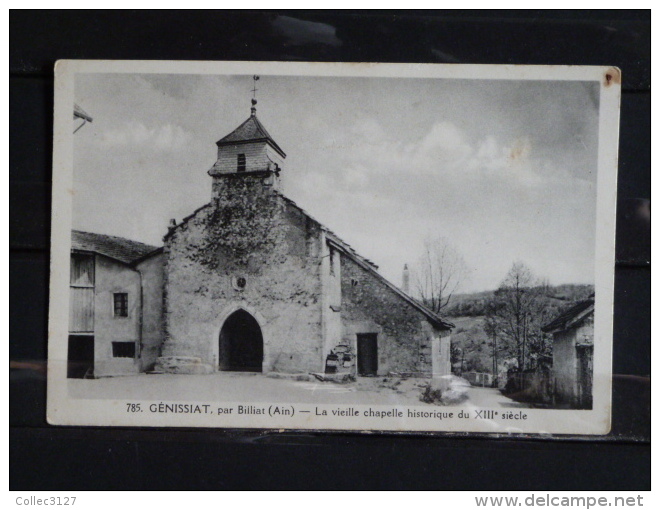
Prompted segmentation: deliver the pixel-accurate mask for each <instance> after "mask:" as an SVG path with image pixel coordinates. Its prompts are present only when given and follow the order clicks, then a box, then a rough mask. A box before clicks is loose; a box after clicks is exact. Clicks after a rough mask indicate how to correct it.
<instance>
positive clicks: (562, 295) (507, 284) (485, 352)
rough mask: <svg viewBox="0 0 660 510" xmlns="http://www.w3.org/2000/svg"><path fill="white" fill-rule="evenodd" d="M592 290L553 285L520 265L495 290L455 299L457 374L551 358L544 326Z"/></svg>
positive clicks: (448, 313) (451, 314) (450, 310)
mask: <svg viewBox="0 0 660 510" xmlns="http://www.w3.org/2000/svg"><path fill="white" fill-rule="evenodd" d="M593 292H594V287H593V285H577V284H576V285H557V286H551V285H548V284H547V283H544V282H542V281H540V280H538V279H537V278H536V277H535V276H534V275H533V274H532V273H531V271H530V270H529V268H527V267H526V266H525V265H524V264H522V263H515V264H513V266H512V267H511V269H510V270H509V272H508V274H507V275H506V277H505V278H504V280H503V281H502V283H501V284H500V286H499V287H498V288H497V289H496V290H494V291H488V292H479V293H473V294H456V295H454V296H452V300H451V302H450V303H448V304H447V306H446V307H445V308H444V310H443V315H444V316H445V317H446V318H447V319H448V320H450V321H451V322H453V323H454V324H455V326H456V327H455V329H454V331H453V333H452V352H451V354H452V367H453V370H454V372H455V373H465V372H470V371H476V372H487V373H493V374H495V373H497V372H498V371H502V367H503V365H504V366H506V367H508V368H511V367H516V368H520V369H522V370H527V369H532V368H535V367H536V366H537V365H538V363H539V362H540V361H541V360H543V359H547V358H548V357H551V356H552V342H551V338H550V336H549V335H547V334H545V333H543V332H542V331H541V327H542V326H543V325H545V324H546V323H548V322H549V321H550V320H552V318H553V317H556V316H557V315H558V314H560V313H561V312H563V311H564V310H566V309H568V308H570V307H571V306H573V305H574V304H575V303H576V302H577V301H581V300H583V299H586V298H588V297H589V296H590V295H591V294H593Z"/></svg>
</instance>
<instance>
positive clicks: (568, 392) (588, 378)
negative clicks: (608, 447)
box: [553, 311, 594, 408]
mask: <svg viewBox="0 0 660 510" xmlns="http://www.w3.org/2000/svg"><path fill="white" fill-rule="evenodd" d="M593 342H594V317H593V311H592V312H591V314H590V315H589V316H587V317H585V318H584V319H582V320H581V321H580V323H579V324H575V325H574V326H573V327H570V328H567V329H565V330H563V331H557V332H555V333H554V334H553V370H554V378H555V395H556V399H557V403H558V404H559V405H561V404H568V405H570V406H571V407H577V408H591V404H592V396H591V391H592V378H593Z"/></svg>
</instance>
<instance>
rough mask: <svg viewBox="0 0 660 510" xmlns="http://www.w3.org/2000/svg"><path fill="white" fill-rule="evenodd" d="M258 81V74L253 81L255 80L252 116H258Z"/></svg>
mask: <svg viewBox="0 0 660 510" xmlns="http://www.w3.org/2000/svg"><path fill="white" fill-rule="evenodd" d="M258 79H259V77H258V76H257V75H256V74H255V75H254V76H253V77H252V80H253V84H252V108H250V111H251V112H252V115H256V114H257V90H259V89H258V88H257V80H258Z"/></svg>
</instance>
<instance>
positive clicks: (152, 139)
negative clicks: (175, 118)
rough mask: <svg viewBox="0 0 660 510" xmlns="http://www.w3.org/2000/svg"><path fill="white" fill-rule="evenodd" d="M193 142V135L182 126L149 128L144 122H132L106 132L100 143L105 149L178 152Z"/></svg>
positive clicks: (165, 125)
mask: <svg viewBox="0 0 660 510" xmlns="http://www.w3.org/2000/svg"><path fill="white" fill-rule="evenodd" d="M191 141H192V135H191V134H190V133H188V132H187V131H186V130H185V129H183V128H182V127H181V126H177V125H175V124H170V123H168V124H164V125H162V126H159V127H156V128H148V127H146V126H145V125H144V124H143V123H142V122H138V121H135V120H132V121H130V122H127V123H125V124H124V125H123V126H121V127H118V128H114V129H109V130H107V131H104V132H103V133H102V135H101V138H100V140H99V142H100V143H101V145H103V146H104V147H108V148H118V147H139V148H141V149H144V148H152V149H156V150H158V151H168V152H172V151H177V150H181V149H183V148H185V147H186V146H188V145H189V144H190V142H191Z"/></svg>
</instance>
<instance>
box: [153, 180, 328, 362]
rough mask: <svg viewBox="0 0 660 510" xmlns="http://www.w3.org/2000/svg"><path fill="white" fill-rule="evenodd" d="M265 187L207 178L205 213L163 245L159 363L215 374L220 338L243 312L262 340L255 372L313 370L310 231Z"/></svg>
mask: <svg viewBox="0 0 660 510" xmlns="http://www.w3.org/2000/svg"><path fill="white" fill-rule="evenodd" d="M267 178H268V177H267V176H258V175H242V176H240V177H237V176H227V177H226V178H223V177H216V178H215V182H214V201H213V202H212V204H211V205H210V206H209V207H206V208H203V209H201V210H199V211H198V212H197V214H196V215H195V216H194V217H192V218H190V219H189V220H188V221H186V222H185V223H184V224H182V225H181V226H179V227H178V228H177V229H176V230H175V231H173V232H172V233H171V235H170V236H169V237H168V238H167V239H166V243H165V255H166V267H165V322H166V340H165V344H164V346H163V352H162V355H163V356H164V357H167V356H184V357H194V358H199V359H200V360H202V362H203V363H205V364H207V365H208V366H210V367H212V369H213V370H216V369H217V366H218V355H219V333H220V329H221V328H222V325H223V323H224V321H225V320H226V318H227V317H228V316H229V315H230V314H231V313H232V312H233V311H235V310H237V309H239V308H243V309H245V310H246V311H248V312H249V313H251V314H252V316H253V317H255V319H256V320H257V322H258V323H259V325H260V327H261V330H262V334H263V338H264V363H263V371H265V372H268V371H281V372H301V371H318V370H321V366H322V358H323V354H322V333H321V283H320V281H321V280H320V266H321V231H320V227H319V225H318V224H317V223H315V222H313V221H311V220H310V219H309V218H308V217H306V216H305V215H303V214H302V213H301V212H300V211H299V210H298V209H296V208H295V207H293V206H291V205H289V204H288V203H285V201H284V200H283V199H282V198H281V197H280V196H278V195H276V194H275V193H273V191H272V187H271V186H269V185H266V184H265V183H264V180H266V179H267ZM238 277H244V278H246V281H247V284H246V286H245V288H244V289H242V290H240V289H238V288H237V287H236V278H238Z"/></svg>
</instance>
